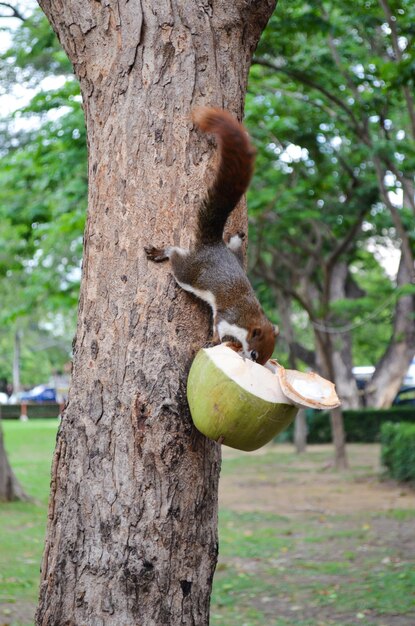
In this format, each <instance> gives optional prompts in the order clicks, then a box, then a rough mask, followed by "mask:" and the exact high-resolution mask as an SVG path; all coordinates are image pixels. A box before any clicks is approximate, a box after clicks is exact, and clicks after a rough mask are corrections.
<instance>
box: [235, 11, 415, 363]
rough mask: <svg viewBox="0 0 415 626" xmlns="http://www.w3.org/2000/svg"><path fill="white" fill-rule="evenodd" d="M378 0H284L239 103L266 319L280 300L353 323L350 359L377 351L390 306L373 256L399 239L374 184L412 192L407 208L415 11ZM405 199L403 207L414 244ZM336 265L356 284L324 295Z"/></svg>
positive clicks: (414, 157)
mask: <svg viewBox="0 0 415 626" xmlns="http://www.w3.org/2000/svg"><path fill="white" fill-rule="evenodd" d="M384 5H385V7H386V9H385V8H382V3H379V2H378V1H374V0H373V1H371V0H358V1H357V2H354V3H353V6H352V7H351V6H350V3H349V2H346V1H345V0H343V1H340V2H332V1H331V0H330V1H325V2H321V3H309V2H304V0H290V1H288V0H280V2H279V3H278V8H277V10H276V12H275V13H274V15H273V16H272V18H271V20H270V22H269V24H268V27H267V28H266V30H265V32H264V34H263V37H262V39H261V42H260V44H259V47H258V49H257V51H256V55H255V59H254V65H253V66H252V69H251V74H250V82H249V92H248V96H247V103H246V124H247V126H248V129H249V131H250V132H251V134H252V136H253V137H254V140H255V144H256V147H257V150H258V154H257V167H256V174H255V178H254V182H253V185H252V187H251V190H250V192H249V208H250V224H251V229H250V242H251V254H252V256H251V261H250V267H251V274H252V278H253V281H254V282H255V283H256V286H257V289H258V291H259V292H267V293H268V298H266V300H265V302H266V305H267V308H268V311H269V313H270V314H271V315H273V316H274V317H277V316H278V312H277V309H278V299H279V298H281V297H285V298H292V299H294V300H295V301H296V302H297V303H298V304H299V306H300V307H301V308H302V309H303V310H304V308H306V309H307V315H308V317H309V319H311V320H312V321H317V322H320V323H321V322H323V323H324V324H327V325H328V326H331V327H341V328H347V327H351V328H352V329H353V331H352V341H353V356H354V360H355V364H364V363H376V362H377V361H378V360H379V359H380V357H381V356H382V354H383V352H384V350H385V347H386V345H387V342H388V340H389V338H390V336H391V323H392V319H393V313H394V308H395V304H396V298H395V299H393V298H392V297H391V295H392V294H393V292H394V289H395V282H394V280H392V279H391V278H390V276H388V274H387V273H386V271H385V268H384V266H383V265H382V264H381V263H380V261H379V258H378V252H379V249H384V250H391V249H394V250H395V251H399V249H400V245H401V240H400V237H399V236H398V235H397V232H396V224H395V223H394V221H393V219H392V216H391V211H390V207H388V206H387V204H385V197H384V195H382V188H381V181H382V180H384V181H385V180H386V186H387V189H388V190H389V191H391V192H396V193H397V194H398V195H399V194H400V196H399V197H400V198H402V191H403V187H405V188H406V189H407V190H409V191H410V192H411V191H412V202H413V173H414V166H415V146H414V136H415V134H414V133H415V127H414V120H415V117H413V116H415V109H414V106H413V92H414V91H413V90H414V77H415V52H414V46H413V45H411V44H412V42H413V38H414V27H413V24H414V17H415V7H414V5H413V3H411V2H409V1H408V0H400V1H392V2H390V3H389V5H388V4H387V3H386V2H385V3H384ZM388 7H389V8H390V10H391V14H392V17H391V16H388V14H387V9H388ZM385 11H386V12H385ZM389 23H390V24H391V26H390V25H389ZM379 172H380V175H379ZM385 176H386V179H385V178H384V177H385ZM405 200H406V202H404V204H403V206H401V207H400V208H398V210H397V212H398V215H399V218H400V220H401V222H402V225H403V228H404V230H405V231H406V234H407V236H408V238H409V240H410V242H411V243H412V248H413V249H414V241H415V230H414V216H413V206H410V203H408V202H407V200H408V198H405ZM379 246H381V248H379ZM336 255H337V256H336ZM334 257H335V258H334ZM335 263H346V264H347V266H348V268H349V276H348V278H347V280H348V282H349V286H350V287H353V289H350V290H349V291H350V295H349V294H347V298H343V299H340V300H338V299H336V298H335V297H331V296H330V285H329V278H330V272H331V273H333V268H334V264H335ZM306 283H307V285H306ZM310 284H311V285H312V288H310V287H309V285H310ZM272 286H273V287H274V290H273V291H272V290H271V292H270V287H271V288H272ZM307 290H308V292H311V295H309V296H308V297H307V294H306V292H307ZM270 294H271V295H270ZM382 305H383V306H382ZM374 311H378V314H377V315H376V316H373V312H374ZM293 321H294V329H295V331H296V337H297V338H298V339H299V340H300V341H303V336H304V331H303V328H302V327H301V326H298V324H296V319H295V317H293Z"/></svg>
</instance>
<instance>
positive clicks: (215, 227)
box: [193, 107, 255, 244]
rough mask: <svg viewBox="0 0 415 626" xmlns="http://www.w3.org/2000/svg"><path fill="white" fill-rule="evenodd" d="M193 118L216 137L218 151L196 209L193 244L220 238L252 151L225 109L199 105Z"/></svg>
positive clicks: (246, 177)
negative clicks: (209, 181) (213, 174)
mask: <svg viewBox="0 0 415 626" xmlns="http://www.w3.org/2000/svg"><path fill="white" fill-rule="evenodd" d="M193 121H194V122H195V123H196V124H197V125H198V126H199V128H200V129H201V130H202V131H203V132H205V133H207V132H209V133H214V134H215V135H216V136H217V139H218V145H219V150H220V163H219V167H218V170H217V173H216V178H215V180H214V182H213V184H212V185H211V187H210V188H209V189H208V191H207V194H206V197H205V198H204V200H203V202H202V204H201V206H200V208H199V214H198V225H197V243H204V244H214V243H218V242H219V241H221V240H222V236H223V230H224V228H225V223H226V220H227V219H228V217H229V215H230V214H231V213H232V211H233V209H234V208H235V207H236V205H237V204H238V202H239V200H240V199H241V197H242V196H243V194H244V193H245V191H246V190H247V188H248V185H249V183H250V180H251V177H252V173H253V170H254V160H255V150H254V148H253V146H252V144H251V142H250V139H249V136H248V134H247V132H246V130H245V129H244V127H243V126H242V124H240V123H239V122H238V121H237V120H236V119H235V118H234V117H232V115H231V114H230V113H228V112H227V111H224V110H222V109H216V108H209V107H199V108H197V109H195V110H194V111H193Z"/></svg>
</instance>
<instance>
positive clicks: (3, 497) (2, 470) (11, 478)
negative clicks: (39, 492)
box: [0, 421, 30, 502]
mask: <svg viewBox="0 0 415 626" xmlns="http://www.w3.org/2000/svg"><path fill="white" fill-rule="evenodd" d="M29 499H30V498H29V496H27V495H26V493H25V492H24V490H23V488H22V486H21V485H20V483H19V481H18V480H17V478H16V476H15V475H14V472H13V470H12V468H11V466H10V463H9V461H8V458H7V454H6V449H5V447H4V439H3V429H2V427H1V421H0V502H11V501H13V500H29Z"/></svg>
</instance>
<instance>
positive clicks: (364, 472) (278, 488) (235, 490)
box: [219, 444, 415, 515]
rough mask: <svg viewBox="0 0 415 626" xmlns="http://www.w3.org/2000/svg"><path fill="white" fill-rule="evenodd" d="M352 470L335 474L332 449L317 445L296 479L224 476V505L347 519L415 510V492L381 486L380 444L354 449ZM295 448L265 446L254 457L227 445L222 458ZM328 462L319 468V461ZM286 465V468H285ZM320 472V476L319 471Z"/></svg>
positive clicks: (351, 451)
mask: <svg viewBox="0 0 415 626" xmlns="http://www.w3.org/2000/svg"><path fill="white" fill-rule="evenodd" d="M347 450H348V455H349V460H350V466H351V470H350V471H346V472H345V473H344V474H342V473H339V472H336V471H333V468H332V467H331V466H330V464H329V463H328V462H327V459H328V458H329V455H330V454H331V446H327V445H321V446H318V445H314V446H312V447H310V448H309V450H308V452H307V453H306V454H304V455H299V456H298V460H296V462H295V474H293V473H292V472H290V469H288V471H287V472H282V474H281V475H280V474H276V475H270V474H268V473H267V474H265V473H264V472H263V471H262V473H257V474H255V473H249V474H248V475H245V473H243V472H241V473H240V474H237V473H232V474H224V475H222V477H221V481H220V487H219V502H220V505H221V506H223V507H227V508H230V509H233V510H235V511H255V510H261V511H267V512H270V513H276V514H278V515H303V514H304V513H307V512H310V513H317V514H319V513H321V514H323V515H335V514H347V513H350V512H356V513H357V512H364V511H367V512H370V511H379V512H381V511H388V510H391V509H415V490H413V489H411V488H410V487H403V486H402V485H398V484H397V483H395V482H393V481H380V480H379V474H380V470H381V468H380V464H379V458H380V449H379V446H377V445H364V444H350V445H348V447H347ZM292 453H293V448H292V446H290V445H286V446H281V445H280V446H266V447H264V448H261V449H260V450H258V451H257V452H255V453H252V452H250V453H243V452H239V451H237V450H233V449H232V448H227V447H226V446H223V448H222V454H223V459H224V460H226V459H234V458H241V457H243V456H244V455H245V456H246V455H247V454H249V455H252V454H257V455H265V454H275V455H278V456H279V457H280V458H281V461H282V460H283V458H284V455H286V456H288V455H292ZM324 456H325V457H326V459H324V460H322V461H321V463H320V464H319V462H318V460H316V459H318V458H319V457H324ZM282 466H283V465H282ZM316 470H317V471H316Z"/></svg>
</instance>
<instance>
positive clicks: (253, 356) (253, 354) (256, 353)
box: [251, 350, 258, 361]
mask: <svg viewBox="0 0 415 626" xmlns="http://www.w3.org/2000/svg"><path fill="white" fill-rule="evenodd" d="M257 358H258V352H257V351H256V350H252V352H251V359H252V360H253V361H256V360H257Z"/></svg>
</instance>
